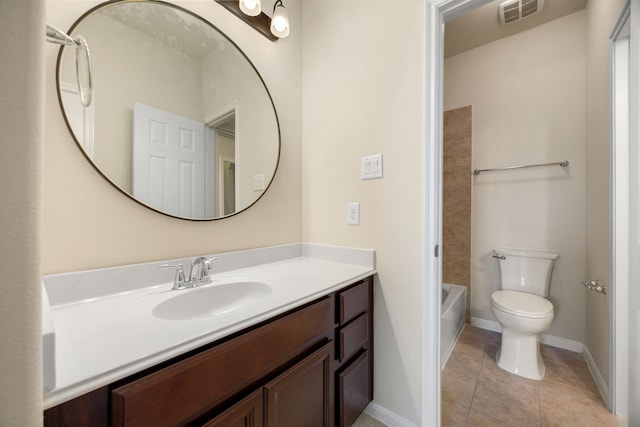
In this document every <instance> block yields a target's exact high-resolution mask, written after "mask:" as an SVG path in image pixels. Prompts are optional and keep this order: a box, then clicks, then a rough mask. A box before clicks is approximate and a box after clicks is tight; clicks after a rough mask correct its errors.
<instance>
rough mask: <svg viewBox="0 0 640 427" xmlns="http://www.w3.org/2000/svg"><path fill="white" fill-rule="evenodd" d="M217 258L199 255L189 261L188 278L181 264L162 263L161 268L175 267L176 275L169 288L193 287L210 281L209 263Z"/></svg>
mask: <svg viewBox="0 0 640 427" xmlns="http://www.w3.org/2000/svg"><path fill="white" fill-rule="evenodd" d="M217 260H218V258H216V257H213V258H205V257H203V256H200V257H198V258H196V259H194V260H193V261H191V270H190V271H189V279H188V280H185V275H184V269H183V267H182V264H180V263H179V264H162V265H161V266H160V268H161V269H163V270H165V269H168V268H175V269H176V275H175V277H174V279H173V287H172V288H171V290H181V289H187V288H195V287H196V286H200V285H206V284H207V283H211V277H210V276H209V271H211V263H212V262H214V261H217Z"/></svg>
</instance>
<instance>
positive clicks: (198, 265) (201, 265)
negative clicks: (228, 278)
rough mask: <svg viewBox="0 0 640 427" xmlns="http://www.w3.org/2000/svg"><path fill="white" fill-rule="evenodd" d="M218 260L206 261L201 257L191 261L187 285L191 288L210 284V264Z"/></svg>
mask: <svg viewBox="0 0 640 427" xmlns="http://www.w3.org/2000/svg"><path fill="white" fill-rule="evenodd" d="M217 260H218V258H215V257H214V258H210V259H207V258H205V257H203V256H199V257H198V258H196V259H194V260H193V261H191V272H190V273H189V283H190V284H191V287H194V286H199V285H205V284H207V283H211V277H209V271H211V263H212V262H213V261H217Z"/></svg>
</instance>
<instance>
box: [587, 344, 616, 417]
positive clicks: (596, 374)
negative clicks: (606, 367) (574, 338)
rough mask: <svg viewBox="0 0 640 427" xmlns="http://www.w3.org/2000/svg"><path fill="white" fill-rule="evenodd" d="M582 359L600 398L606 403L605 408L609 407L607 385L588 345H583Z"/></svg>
mask: <svg viewBox="0 0 640 427" xmlns="http://www.w3.org/2000/svg"><path fill="white" fill-rule="evenodd" d="M583 354H584V359H585V360H586V361H587V366H588V367H589V371H591V376H592V377H593V380H594V381H595V383H596V387H598V391H599V392H600V396H602V400H603V401H604V403H605V404H606V405H607V408H611V402H609V386H608V385H607V383H606V382H605V380H604V378H602V375H601V374H600V370H599V369H598V366H597V365H596V362H595V360H593V357H592V356H591V352H589V347H587V346H586V345H585V346H584V351H583Z"/></svg>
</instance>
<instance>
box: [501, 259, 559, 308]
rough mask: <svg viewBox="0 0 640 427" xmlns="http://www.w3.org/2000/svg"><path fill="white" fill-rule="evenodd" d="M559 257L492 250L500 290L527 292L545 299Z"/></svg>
mask: <svg viewBox="0 0 640 427" xmlns="http://www.w3.org/2000/svg"><path fill="white" fill-rule="evenodd" d="M559 256H560V255H559V254H557V253H555V252H550V251H534V250H528V249H504V248H498V249H495V250H494V258H496V259H497V260H498V267H499V270H500V289H505V290H513V291H522V292H528V293H531V294H536V295H540V296H543V297H547V296H548V295H549V285H550V283H551V273H552V272H553V265H554V263H555V261H556V259H558V257H559Z"/></svg>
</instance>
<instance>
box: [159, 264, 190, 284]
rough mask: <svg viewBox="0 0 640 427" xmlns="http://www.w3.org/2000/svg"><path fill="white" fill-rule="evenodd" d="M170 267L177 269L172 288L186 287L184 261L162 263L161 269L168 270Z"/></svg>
mask: <svg viewBox="0 0 640 427" xmlns="http://www.w3.org/2000/svg"><path fill="white" fill-rule="evenodd" d="M169 268H175V269H176V275H175V277H174V278H173V287H172V288H171V289H172V290H178V289H184V288H186V285H185V280H184V268H183V267H182V263H178V264H162V265H160V269H161V270H167V269H169Z"/></svg>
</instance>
